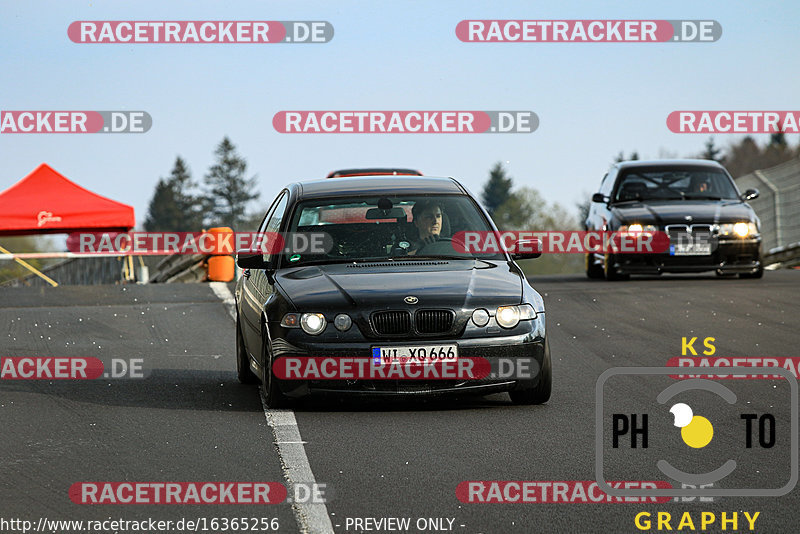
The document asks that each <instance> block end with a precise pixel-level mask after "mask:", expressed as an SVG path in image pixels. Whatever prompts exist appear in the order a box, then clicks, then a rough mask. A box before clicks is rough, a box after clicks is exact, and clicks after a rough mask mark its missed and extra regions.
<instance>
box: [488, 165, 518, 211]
mask: <svg viewBox="0 0 800 534" xmlns="http://www.w3.org/2000/svg"><path fill="white" fill-rule="evenodd" d="M512 183H513V180H512V179H511V177H510V176H507V175H506V170H505V169H504V168H503V163H502V162H500V161H498V162H497V163H495V164H494V167H492V170H491V171H489V181H487V182H486V185H484V186H483V194H482V195H481V200H483V205H484V206H485V207H486V211H488V212H489V215H492V216H494V212H495V211H496V210H497V208H499V207H500V206H501V205H503V204H504V203H505V202H506V201H507V200H508V199H509V198H510V197H511V186H512Z"/></svg>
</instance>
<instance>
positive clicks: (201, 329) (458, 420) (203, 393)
mask: <svg viewBox="0 0 800 534" xmlns="http://www.w3.org/2000/svg"><path fill="white" fill-rule="evenodd" d="M532 282H533V284H534V287H536V288H537V290H539V291H540V293H542V295H543V296H544V298H545V304H546V309H547V313H546V317H547V327H548V336H549V337H550V344H551V349H552V354H553V358H554V362H553V367H554V371H553V372H554V392H553V397H552V399H551V401H550V403H549V404H547V405H544V406H532V407H522V406H513V405H511V404H510V401H509V399H508V397H507V396H506V395H505V394H502V395H492V396H487V397H477V398H470V397H466V398H459V399H446V400H437V399H425V400H417V399H415V400H406V399H401V400H391V401H382V402H367V401H363V400H359V401H352V400H346V399H333V400H330V399H327V400H322V401H311V402H304V403H302V404H300V405H299V406H297V407H296V408H295V411H294V412H295V417H296V420H297V424H298V428H299V432H300V435H301V436H302V440H303V441H304V442H305V444H304V447H305V452H306V454H307V457H308V461H309V464H310V468H311V470H312V471H313V474H314V476H315V479H316V481H317V482H318V483H324V484H327V486H328V488H329V489H328V497H329V502H328V503H327V512H328V516H329V518H330V521H331V525H332V526H333V531H334V532H337V533H338V532H362V531H363V532H397V531H391V530H387V529H382V530H378V529H374V530H367V529H366V528H365V529H362V528H355V527H354V526H353V524H352V521H353V519H354V518H376V519H380V518H389V517H398V518H402V517H408V518H411V525H412V526H411V528H410V529H409V530H408V531H409V532H419V531H420V530H418V529H417V528H416V525H415V522H416V520H417V518H450V519H453V520H454V521H453V527H452V531H453V532H458V533H507V532H521V533H525V532H542V533H548V532H569V533H580V532H602V533H609V532H614V533H624V532H640V531H641V530H639V529H637V528H636V526H635V524H634V516H635V515H636V514H637V513H638V512H642V511H647V512H651V513H653V524H652V529H651V531H653V532H655V531H656V521H655V514H656V513H657V512H659V511H666V512H669V513H670V514H671V515H672V516H673V517H674V519H673V520H672V525H671V526H672V528H673V530H677V529H676V527H677V523H678V520H679V518H680V516H681V514H683V513H684V512H690V513H691V514H693V519H694V522H695V528H696V530H697V531H700V514H701V512H704V511H707V512H713V513H715V514H716V515H717V516H719V514H720V513H721V512H727V513H728V514H729V515H730V514H731V513H732V512H734V511H737V512H740V517H739V525H738V529H739V530H738V531H749V530H748V528H747V522H746V521H745V519H744V517H742V516H741V512H742V511H750V512H751V513H753V512H755V511H758V512H760V516H759V518H758V520H757V523H756V529H755V531H757V532H767V533H782V532H795V531H796V530H797V527H796V519H797V510H798V507H799V506H800V499H799V498H798V494H799V492H800V489H795V490H794V491H792V492H791V493H789V494H788V495H785V496H782V497H777V498H766V497H760V498H759V497H720V498H716V499H715V501H714V502H704V503H701V502H698V501H697V500H695V501H693V502H667V503H663V504H654V503H645V504H642V503H616V502H615V503H601V504H591V503H580V504H564V503H559V504H542V503H516V504H475V503H472V504H468V503H462V502H460V501H459V500H458V499H457V498H456V494H455V489H456V486H457V485H458V484H459V482H462V481H467V480H533V481H558V480H593V479H594V473H595V419H594V417H595V384H596V381H597V378H598V376H599V375H600V374H601V373H602V372H603V371H605V370H606V369H609V368H612V367H618V366H663V365H664V364H665V363H666V360H667V359H668V358H670V357H676V356H680V351H681V337H683V336H690V337H691V336H699V337H700V339H699V340H698V342H696V343H695V346H696V347H697V348H698V349H702V348H703V347H702V339H703V338H704V337H714V338H715V340H716V341H715V346H716V354H715V356H774V357H785V356H791V357H800V344H798V341H800V336H799V335H798V315H800V272H797V271H780V272H767V273H766V275H765V277H764V279H762V280H737V279H718V278H716V277H715V276H713V275H711V276H694V277H687V276H664V277H652V278H636V277H634V279H633V280H632V281H630V282H615V283H610V282H604V281H589V280H586V279H584V278H582V277H579V276H571V277H546V276H543V277H539V278H536V279H534V280H532ZM0 325H2V330H0V347H2V354H0V356H3V357H14V356H95V357H101V358H111V357H115V358H125V359H130V358H142V359H143V360H144V366H145V368H146V369H147V370H148V371H149V375H148V376H147V378H145V379H141V380H111V379H102V378H101V379H98V380H92V381H63V380H62V381H56V380H53V381H47V380H38V381H32V380H17V381H10V380H2V381H0V428H1V429H2V431H1V432H2V439H0V518H4V519H9V518H22V519H29V520H32V521H34V523H35V522H36V521H37V520H38V519H39V518H40V517H46V518H48V519H107V518H123V519H144V518H148V517H153V518H156V519H163V520H168V519H172V520H177V519H180V518H182V517H186V518H198V517H207V518H212V517H228V518H233V517H267V518H272V517H277V518H279V521H280V530H279V532H298V531H300V527H299V526H298V520H297V518H296V516H295V513H294V512H293V510H292V505H290V504H288V503H282V504H275V505H268V506H252V505H251V506H247V505H224V506H212V505H94V506H89V505H78V504H74V503H73V502H71V501H70V499H69V497H68V493H67V492H68V488H69V487H70V486H71V485H72V484H73V483H75V482H79V481H272V482H281V483H283V482H284V468H286V467H287V466H285V465H282V464H281V460H280V458H279V456H278V452H277V448H276V446H275V443H274V437H273V433H272V429H271V428H270V427H269V425H268V422H267V417H265V411H264V408H263V405H262V403H261V400H260V395H259V390H258V389H257V388H255V387H248V386H242V385H239V384H238V383H237V381H236V377H235V361H234V353H233V347H234V330H233V322H232V320H231V317H230V315H229V313H228V309H226V307H225V305H223V303H222V302H221V300H220V298H219V296H218V295H217V294H215V292H213V291H212V290H211V288H209V286H208V285H200V284H187V285H180V284H172V285H150V286H128V287H120V286H92V287H58V288H9V289H4V290H2V292H0ZM698 352H699V351H698ZM720 382H723V381H720ZM724 382H727V384H726V385H731V384H730V383H732V382H739V385H737V387H738V388H739V389H738V390H737V391H738V392H739V395H740V399H741V400H742V401H744V402H746V403H747V404H749V405H750V406H752V409H753V411H756V412H763V411H766V410H767V409H769V411H771V412H772V413H774V414H775V417H776V418H777V419H778V421H783V420H787V418H788V414H789V412H790V409H789V408H790V407H789V406H788V403H786V402H783V404H781V403H780V402H779V401H773V400H772V399H771V398H770V399H769V401H766V400H764V399H766V398H767V396H763V395H762V392H763V388H764V387H771V385H772V384H773V383H776V382H775V381H766V380H747V381H731V380H728V381H724ZM767 384H769V385H767ZM731 387H733V386H731ZM742 388H743V389H742ZM760 388H761V389H760ZM773 389H775V388H773ZM780 389H781V390H786V391H788V385H787V384H785V383H784V384H782V385H781V386H780ZM653 396H654V394H653V391H652V385H651V384H649V383H646V382H621V383H619V384H617V385H615V386H614V387H613V388H612V389H611V390H609V391H606V393H605V397H604V402H608V403H614V404H613V409H614V410H615V411H616V410H617V409H619V410H622V411H624V410H627V409H629V408H630V409H631V410H634V409H636V408H637V407H640V406H641V405H642V404H641V403H642V402H646V401H647V398H650V397H653ZM637 402H638V403H639V404H637ZM697 402H698V403H701V404H700V406H701V408H700V410H701V411H703V415H705V416H706V417H707V418H709V419H710V420H712V421H715V422H716V421H722V420H723V419H725V417H728V418H730V415H731V414H730V411H729V409H728V408H725V407H718V406H717V405H716V404H715V403H714V402H711V401H705V400H702V399H700V400H697ZM764 402H769V405H765V404H764ZM717 404H719V403H717ZM610 406H611V404H610ZM695 408H696V411H697V405H695ZM664 409H665V408H664V407H661V410H664ZM726 410H727V411H726ZM656 412H658V408H652V409H651V413H656ZM651 418H652V419H655V418H656V417H655V416H654V415H651ZM717 424H718V426H717V427H716V429H715V432H716V433H717V434H718V435H719V436H722V437H727V438H730V439H733V438H731V436H734V434H735V435H737V436H738V434H736V433H737V432H738V430H737V429H738V428H739V427H740V426H741V422H739V421H736V422H734V423H730V424H728V423H727V422H719V423H717ZM654 426H657V425H654ZM673 430H675V431H677V429H673ZM778 430H779V432H778V439H779V444H780V445H782V447H783V449H782V451H783V452H786V449H788V446H787V445H786V439H787V436H786V432H780V431H781V430H784V431H785V426H779V427H778ZM717 434H715V435H717ZM653 440H654V438H652V437H651V441H653ZM778 449H781V447H776V450H778ZM779 452H780V451H779ZM754 454H755V455H756V456H754V458H755V459H756V463H755V464H754V465H742V468H743V471H742V472H744V469H747V470H748V472H747V473H746V474H745V475H744V476H742V477H740V478H739V479H737V481H745V482H752V483H753V484H755V485H758V484H763V483H765V481H771V482H772V484H771V486H772V487H777V486H780V485H781V484H782V483H783V481H785V480H786V479H787V469H788V467H787V465H788V464H787V463H786V462H785V461H783V460H775V459H774V458H773V457H769V456H765V454H766V453H765V452H764V451H760V452H758V451H754ZM759 454H761V456H758V455H759ZM629 458H631V461H630V462H626V461H624V460H622V461H620V460H619V459H616V460H613V459H612V460H613V461H612V463H611V464H610V465H609V469H611V470H612V471H614V470H617V471H616V472H617V473H618V474H621V475H622V474H624V475H625V478H614V477H613V476H608V477H607V478H609V479H616V480H619V479H622V480H637V479H649V480H653V478H652V471H648V470H647V469H648V468H645V467H642V468H641V469H640V468H639V467H637V466H636V465H635V462H636V461H638V460H634V459H633V458H634V456H633V453H631V454H629ZM636 458H639V457H636ZM692 461H694V460H692ZM614 462H616V463H614ZM759 462H760V463H759ZM701 463H702V462H701ZM289 467H291V466H289ZM714 467H715V466H714ZM648 475H650V476H649V478H645V477H648ZM637 477H640V478H637ZM662 478H663V477H662ZM348 518H350V523H349V524H350V527H349V528H347V525H348ZM447 524H448V522H447V521H444V525H445V526H446V525H447ZM371 525H372V527H374V524H371ZM314 528H316V527H314V525H311V526H310V529H311V531H313V529H314ZM428 531H431V530H428ZM445 531H446V530H445ZM683 531H684V532H686V531H690V530H689V529H688V528H685V529H684V530H683ZM706 531H707V532H719V531H721V530H720V526H719V523H716V524H715V526H714V527H708V528H707V530H706ZM728 531H731V530H730V526H729V530H728Z"/></svg>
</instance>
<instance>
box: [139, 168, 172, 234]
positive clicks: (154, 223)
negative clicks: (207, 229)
mask: <svg viewBox="0 0 800 534" xmlns="http://www.w3.org/2000/svg"><path fill="white" fill-rule="evenodd" d="M179 219H180V213H179V211H178V205H177V204H176V203H175V191H174V190H173V188H172V185H170V183H169V181H168V180H165V179H164V178H159V180H158V184H156V189H155V192H154V193H153V198H152V199H151V200H150V206H149V207H148V209H147V218H146V219H145V221H144V229H145V230H146V231H148V232H164V231H175V228H176V227H177V225H178V223H179Z"/></svg>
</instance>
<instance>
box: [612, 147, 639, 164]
mask: <svg viewBox="0 0 800 534" xmlns="http://www.w3.org/2000/svg"><path fill="white" fill-rule="evenodd" d="M637 159H639V153H638V152H637V151H636V150H634V151H633V152H631V155H630V157H629V158H628V159H627V160H626V159H625V154H623V153H622V150H620V151H619V154H617V157H616V158H614V163H619V162H621V161H633V160H637Z"/></svg>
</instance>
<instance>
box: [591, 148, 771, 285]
mask: <svg viewBox="0 0 800 534" xmlns="http://www.w3.org/2000/svg"><path fill="white" fill-rule="evenodd" d="M757 196H758V190H756V189H748V190H747V191H745V192H744V193H740V192H739V190H738V189H737V188H736V185H735V183H734V182H733V180H732V179H731V177H730V175H729V174H728V172H727V171H726V170H725V168H724V167H723V166H722V165H720V164H719V163H717V162H715V161H710V160H663V161H624V162H620V163H617V164H615V165H614V166H613V167H612V168H611V170H610V171H609V172H608V173H607V174H606V175H605V176H604V177H603V181H602V183H601V184H600V192H598V193H595V194H594V195H593V196H592V205H591V207H590V210H589V214H588V217H587V219H586V221H585V226H586V229H587V230H592V231H607V232H617V233H621V234H626V233H630V234H634V235H635V234H641V233H643V232H644V233H648V232H651V233H654V232H665V233H666V234H667V236H668V238H669V249H668V250H664V251H661V252H659V253H648V254H615V253H613V251H611V252H606V253H604V254H600V253H590V254H587V256H586V275H587V276H588V277H589V278H603V277H605V278H606V279H608V280H623V279H626V278H628V277H630V275H631V274H661V273H664V272H672V273H695V272H703V271H716V273H717V274H718V275H720V276H726V275H736V274H738V275H739V277H740V278H761V276H763V274H764V266H763V265H762V262H761V235H760V224H761V223H760V221H759V219H758V217H757V216H756V214H755V212H754V211H753V209H752V208H751V207H750V205H749V204H747V200H751V199H753V198H756V197H757Z"/></svg>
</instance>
